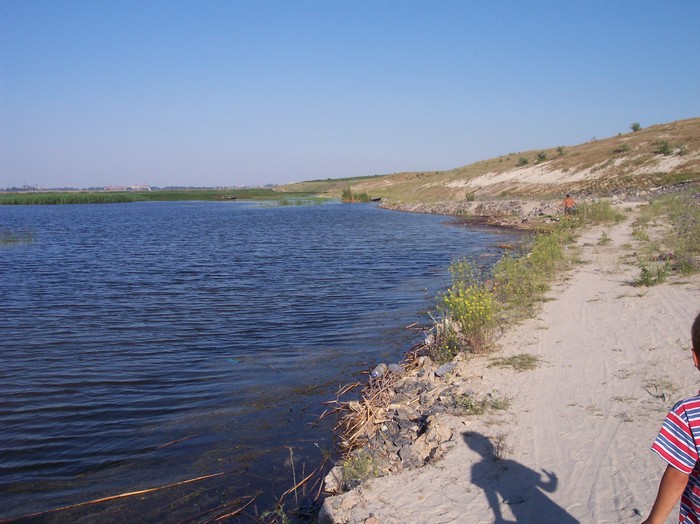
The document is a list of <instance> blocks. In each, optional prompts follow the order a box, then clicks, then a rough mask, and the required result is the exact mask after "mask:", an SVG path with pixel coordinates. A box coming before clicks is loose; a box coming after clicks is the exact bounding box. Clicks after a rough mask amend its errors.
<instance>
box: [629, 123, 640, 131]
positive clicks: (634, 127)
mask: <svg viewBox="0 0 700 524" xmlns="http://www.w3.org/2000/svg"><path fill="white" fill-rule="evenodd" d="M630 129H631V130H632V132H633V133H636V132H637V131H639V130H640V129H642V126H641V124H640V123H639V122H632V125H631V126H630Z"/></svg>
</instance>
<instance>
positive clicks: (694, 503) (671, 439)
mask: <svg viewBox="0 0 700 524" xmlns="http://www.w3.org/2000/svg"><path fill="white" fill-rule="evenodd" d="M651 449H652V450H653V451H654V452H656V453H658V455H659V456H660V457H661V458H663V459H664V460H665V461H666V462H668V463H669V464H670V465H671V466H672V467H674V468H676V469H677V470H678V471H681V472H683V473H685V474H687V475H690V477H689V478H688V485H687V486H686V488H685V491H683V495H682V496H681V509H680V514H679V516H678V522H679V523H682V524H687V523H691V522H692V523H693V524H700V463H699V462H698V458H700V456H699V455H700V393H699V394H698V396H696V397H692V398H689V399H686V400H681V401H680V402H678V403H677V404H676V405H675V406H673V409H671V411H670V412H669V413H668V415H667V416H666V420H664V423H663V426H662V427H661V431H659V434H658V436H657V437H656V440H655V441H654V444H653V445H652V446H651Z"/></svg>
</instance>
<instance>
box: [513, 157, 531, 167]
mask: <svg viewBox="0 0 700 524" xmlns="http://www.w3.org/2000/svg"><path fill="white" fill-rule="evenodd" d="M529 163H530V161H529V160H528V159H527V157H526V156H521V157H520V158H519V159H518V163H517V164H516V165H517V166H518V167H523V166H526V165H528V164H529Z"/></svg>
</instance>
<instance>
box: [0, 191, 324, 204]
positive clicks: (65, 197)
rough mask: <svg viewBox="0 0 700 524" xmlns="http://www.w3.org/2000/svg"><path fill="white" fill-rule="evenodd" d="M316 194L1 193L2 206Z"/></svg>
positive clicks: (292, 197) (306, 195) (293, 197)
mask: <svg viewBox="0 0 700 524" xmlns="http://www.w3.org/2000/svg"><path fill="white" fill-rule="evenodd" d="M312 197H313V193H307V192H296V193H292V192H285V193H280V192H277V191H274V190H273V189H267V188H242V189H236V190H233V189H226V190H220V189H191V190H189V189H182V190H181V189H177V190H160V189H158V190H153V191H50V192H40V191H36V192H35V191H31V192H30V191H27V192H20V193H2V194H0V205H3V204H5V205H55V204H122V203H128V202H147V201H157V202H162V201H189V200H203V201H222V200H223V201H232V200H289V201H292V200H296V199H306V200H308V201H311V200H313V199H312Z"/></svg>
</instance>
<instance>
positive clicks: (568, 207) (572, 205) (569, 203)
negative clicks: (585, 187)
mask: <svg viewBox="0 0 700 524" xmlns="http://www.w3.org/2000/svg"><path fill="white" fill-rule="evenodd" d="M561 205H562V206H563V207H564V214H565V215H573V214H574V212H575V211H576V202H574V199H573V198H571V195H569V194H568V193H567V195H566V198H565V199H564V201H563V202H562V203H561Z"/></svg>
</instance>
